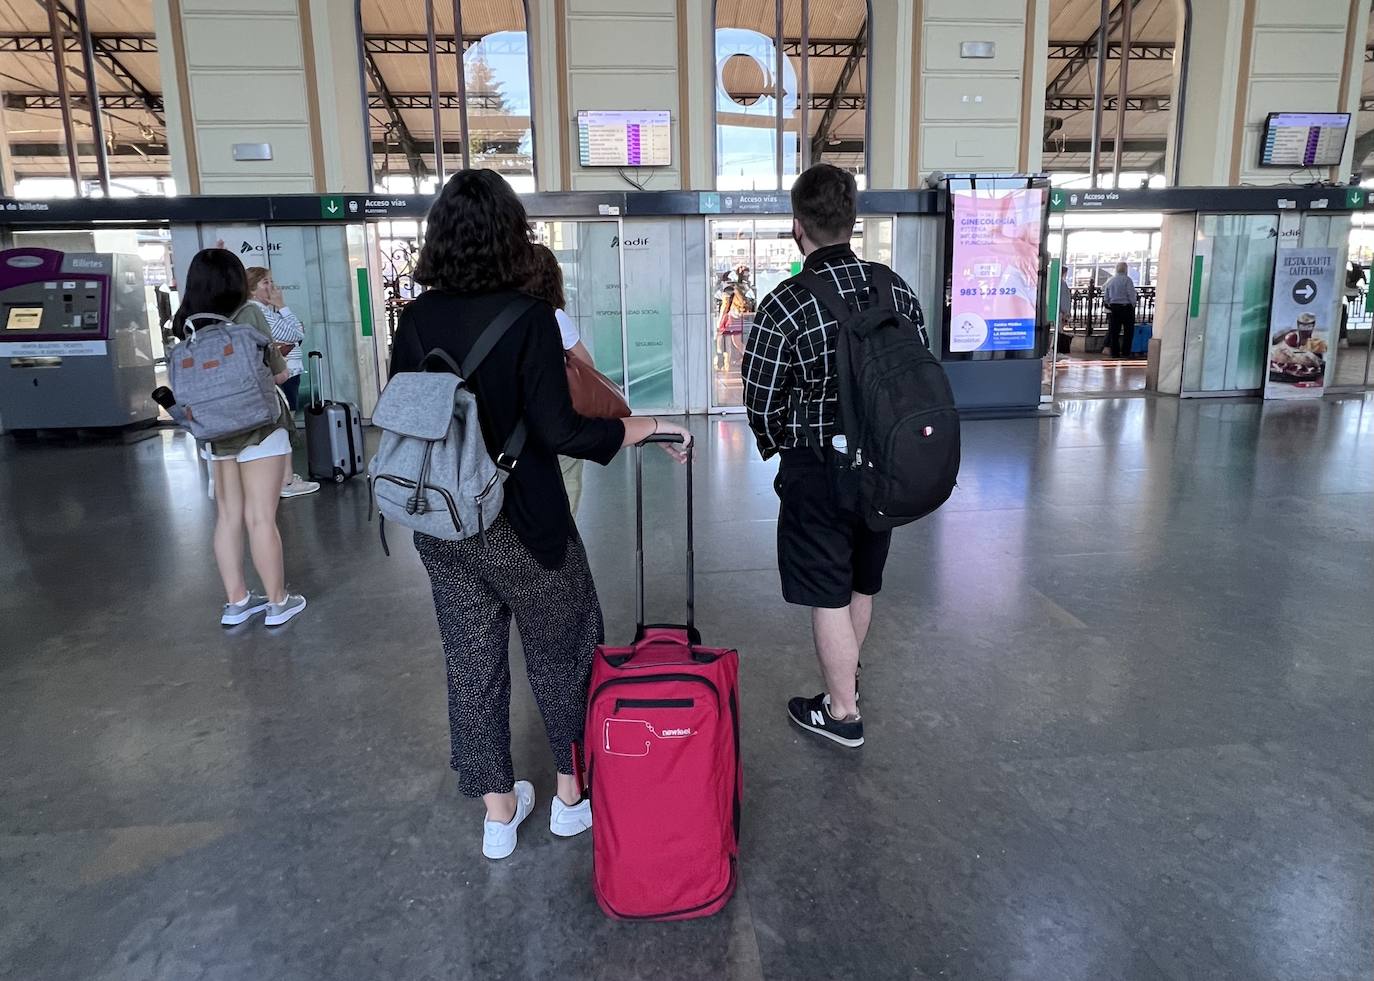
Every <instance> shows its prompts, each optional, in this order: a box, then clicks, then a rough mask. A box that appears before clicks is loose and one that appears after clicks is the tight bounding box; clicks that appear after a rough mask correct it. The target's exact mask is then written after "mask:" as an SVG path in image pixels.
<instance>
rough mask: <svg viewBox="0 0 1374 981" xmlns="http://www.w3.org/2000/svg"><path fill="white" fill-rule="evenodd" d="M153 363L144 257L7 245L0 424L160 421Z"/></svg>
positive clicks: (0, 298) (0, 268)
mask: <svg viewBox="0 0 1374 981" xmlns="http://www.w3.org/2000/svg"><path fill="white" fill-rule="evenodd" d="M154 360H155V356H154V349H153V337H152V334H151V333H150V331H149V329H148V310H147V304H146V300H145V289H144V284H143V262H142V260H141V259H139V258H138V257H137V256H132V255H119V254H113V253H92V252H57V251H54V250H52V249H36V248H30V249H7V250H4V251H0V428H3V429H5V430H7V431H11V432H13V431H16V430H37V429H76V428H81V429H85V428H103V427H114V426H131V425H138V424H141V423H149V422H152V421H154V420H156V419H157V405H156V404H155V403H154V402H153V400H152V398H151V397H150V393H151V392H152V390H153V389H154V388H156V387H157V381H156V378H155V375H154Z"/></svg>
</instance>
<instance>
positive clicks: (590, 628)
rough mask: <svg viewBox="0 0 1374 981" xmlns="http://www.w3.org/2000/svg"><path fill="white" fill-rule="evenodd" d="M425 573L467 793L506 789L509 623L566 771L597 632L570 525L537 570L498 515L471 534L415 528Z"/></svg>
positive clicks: (583, 559) (583, 709)
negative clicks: (557, 555) (450, 536)
mask: <svg viewBox="0 0 1374 981" xmlns="http://www.w3.org/2000/svg"><path fill="white" fill-rule="evenodd" d="M415 548H416V550H417V551H418V552H419V553H420V560H421V561H422V562H424V565H425V571H427V572H428V573H429V581H430V586H431V588H432V589H433V592H434V612H435V615H436V616H437V618H438V620H439V633H440V635H441V636H442V637H443V641H444V658H445V660H446V662H447V665H448V724H449V737H450V740H451V743H452V755H451V757H450V759H449V765H450V766H452V767H453V769H454V770H456V771H458V789H459V790H460V791H461V792H462V793H463V794H465V795H466V796H468V797H480V796H481V795H483V794H492V793H508V792H509V791H510V790H511V789H512V787H513V786H514V784H515V772H514V769H513V767H512V765H511V755H510V626H511V618H512V616H513V617H514V618H515V625H516V628H517V629H518V630H519V631H520V644H521V646H522V647H523V649H524V652H525V670H526V673H527V674H528V675H529V680H530V688H532V689H533V690H534V698H535V701H536V702H537V703H538V705H539V712H540V714H541V715H542V716H543V718H544V730H545V733H546V734H547V736H548V739H549V747H550V748H551V749H552V750H553V758H554V762H555V763H556V764H557V766H558V772H559V773H569V774H570V773H572V772H573V760H572V744H573V743H574V742H577V741H580V740H581V738H582V726H583V723H584V721H585V719H586V713H587V679H588V678H589V677H590V675H591V666H592V654H593V652H594V650H595V649H596V645H597V644H599V643H601V641H602V639H603V624H602V619H601V603H600V601H599V600H598V599H597V596H596V586H595V584H594V583H593V582H592V574H591V570H590V569H589V568H588V567H587V553H586V550H585V549H584V548H583V547H582V540H581V539H580V538H579V537H578V536H577V533H576V532H574V533H573V537H572V539H571V540H570V541H569V542H568V551H567V554H566V556H565V557H564V559H563V565H562V567H561V568H559V569H546V568H544V567H543V566H542V565H540V564H539V561H538V560H537V559H536V558H535V557H534V556H533V555H532V554H531V553H530V551H529V549H527V548H526V547H525V546H524V544H522V543H521V541H520V539H519V538H517V537H516V536H515V532H514V531H512V530H511V527H510V525H509V524H508V523H507V522H506V519H505V517H504V516H502V517H500V518H498V519H497V520H496V522H495V524H493V525H492V527H491V528H490V529H488V530H487V544H486V547H483V545H482V540H481V538H480V537H472V538H467V539H464V540H463V541H460V542H448V541H443V540H442V539H438V538H432V537H430V536H429V535H423V534H419V533H416V535H415Z"/></svg>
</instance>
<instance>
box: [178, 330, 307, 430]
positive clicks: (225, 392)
mask: <svg viewBox="0 0 1374 981" xmlns="http://www.w3.org/2000/svg"><path fill="white" fill-rule="evenodd" d="M197 324H199V325H200V326H197ZM185 331H186V339H185V340H183V341H181V342H180V343H179V344H177V345H176V346H175V347H173V348H172V349H171V350H169V351H168V352H167V383H168V384H169V385H170V386H171V388H172V394H173V396H174V397H175V398H176V405H175V406H174V407H173V408H172V409H171V410H170V411H171V414H172V418H173V419H175V420H176V422H177V423H178V424H179V425H181V426H183V427H184V428H185V429H187V430H188V431H189V432H190V433H191V435H192V436H194V437H195V438H196V439H198V440H202V441H207V440H216V439H225V438H227V437H229V436H236V435H238V434H239V433H246V432H250V431H251V430H254V429H257V428H258V427H259V426H267V425H271V424H272V423H274V422H276V421H277V419H278V418H280V416H281V399H280V396H278V395H277V386H276V383H275V382H274V381H273V380H272V370H271V369H270V368H268V367H267V362H266V360H265V354H264V352H265V351H266V350H267V345H269V344H271V343H272V342H271V340H270V339H269V338H268V337H267V336H266V335H264V334H263V333H262V332H261V331H259V330H258V329H257V328H256V327H252V326H249V325H247V324H236V323H233V322H232V321H230V320H229V319H228V318H227V317H221V316H220V315H219V314H217V313H194V314H191V315H190V316H189V317H187V318H186V326H185Z"/></svg>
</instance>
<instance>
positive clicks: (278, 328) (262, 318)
mask: <svg viewBox="0 0 1374 981" xmlns="http://www.w3.org/2000/svg"><path fill="white" fill-rule="evenodd" d="M246 275H247V278H248V302H247V303H246V304H244V307H243V309H242V310H240V311H239V312H238V313H237V314H235V315H234V320H235V321H237V322H238V323H241V324H251V325H252V326H254V327H256V328H257V329H258V330H260V331H262V332H263V333H264V334H266V335H267V336H268V337H270V338H272V343H273V345H274V346H275V347H276V350H277V353H278V354H281V355H282V356H283V357H284V358H285V360H286V367H287V374H288V377H287V379H286V381H285V382H283V383H282V385H281V393H282V397H283V398H285V399H286V404H287V406H288V407H289V408H290V410H291V413H292V415H291V420H290V421H291V425H290V433H291V437H292V441H293V442H294V441H295V436H296V420H295V416H294V413H295V412H296V409H297V408H298V406H297V404H296V402H297V400H298V398H299V395H300V388H301V370H302V365H303V355H302V353H301V342H302V341H304V340H305V327H304V326H303V325H302V324H301V322H300V320H299V319H298V318H297V317H296V315H295V314H294V313H292V312H291V310H290V308H289V307H287V306H285V305H284V304H283V302H282V295H281V290H279V289H278V288H277V286H276V284H275V283H273V282H272V273H271V272H270V271H268V270H267V269H264V268H263V267H262V266H250V267H249V268H248V269H247V270H246ZM319 489H320V485H319V483H318V482H317V481H314V480H306V479H305V478H304V477H302V476H301V475H300V474H298V473H296V472H295V471H294V469H293V468H292V466H291V457H290V455H288V456H287V457H286V460H285V462H284V463H283V466H282V484H281V496H282V497H284V498H290V497H303V496H304V495H306V494H314V493H315V492H316V491H318V490H319Z"/></svg>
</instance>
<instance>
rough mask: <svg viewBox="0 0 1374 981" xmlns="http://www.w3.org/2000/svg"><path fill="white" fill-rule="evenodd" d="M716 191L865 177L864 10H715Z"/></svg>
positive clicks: (750, 2) (733, 1) (749, 5)
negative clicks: (816, 166) (825, 168)
mask: <svg viewBox="0 0 1374 981" xmlns="http://www.w3.org/2000/svg"><path fill="white" fill-rule="evenodd" d="M715 31H716V38H715V40H716V43H715V65H714V71H715V78H716V98H715V102H716V187H718V188H720V189H722V190H776V189H785V188H787V187H790V186H791V184H792V181H793V180H794V179H796V176H797V175H798V174H799V173H801V172H802V171H803V170H805V169H806V168H807V167H809V166H810V165H811V164H813V163H819V162H821V161H825V162H827V163H833V164H835V165H836V166H839V167H844V168H845V169H846V170H850V171H853V172H854V174H855V175H857V176H858V178H859V180H860V182H861V185H862V181H863V175H864V173H865V171H866V170H867V142H868V141H867V131H868V107H867V92H868V44H869V16H868V3H867V0H717V3H716V23H715Z"/></svg>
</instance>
